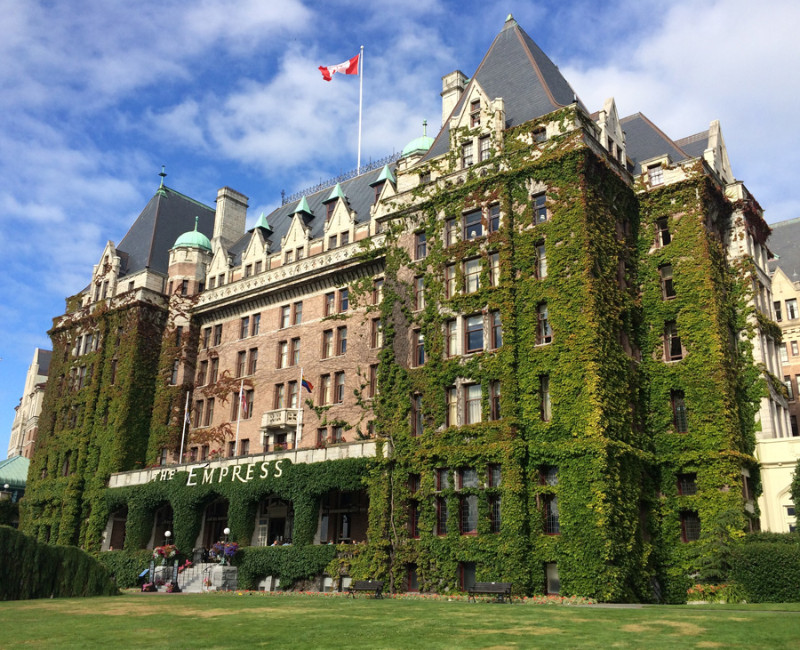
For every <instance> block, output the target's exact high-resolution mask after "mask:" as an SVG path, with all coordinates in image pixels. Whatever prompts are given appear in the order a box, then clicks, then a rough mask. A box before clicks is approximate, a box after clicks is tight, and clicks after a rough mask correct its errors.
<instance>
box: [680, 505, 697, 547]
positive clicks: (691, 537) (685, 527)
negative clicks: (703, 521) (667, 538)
mask: <svg viewBox="0 0 800 650" xmlns="http://www.w3.org/2000/svg"><path fill="white" fill-rule="evenodd" d="M698 539H700V517H699V516H698V515H697V513H696V512H693V511H684V512H681V541H683V542H695V541H697V540H698Z"/></svg>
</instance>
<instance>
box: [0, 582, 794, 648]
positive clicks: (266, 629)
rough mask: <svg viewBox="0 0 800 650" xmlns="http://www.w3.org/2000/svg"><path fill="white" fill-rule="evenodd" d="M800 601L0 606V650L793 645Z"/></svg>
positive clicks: (195, 599)
mask: <svg viewBox="0 0 800 650" xmlns="http://www.w3.org/2000/svg"><path fill="white" fill-rule="evenodd" d="M798 645H800V604H797V603H794V604H787V605H778V606H776V605H769V606H767V605H730V606H724V605H722V606H717V605H704V606H644V607H636V606H632V607H624V606H618V607H613V606H609V607H606V606H602V605H588V606H559V605H550V606H547V605H530V604H521V603H517V604H514V605H502V604H495V603H467V602H463V601H458V602H448V601H447V600H444V599H443V600H434V601H423V600H390V599H386V600H372V599H367V598H358V599H356V600H348V599H345V598H330V597H329V598H325V597H309V596H292V595H288V596H264V595H258V594H252V595H250V594H247V593H245V594H244V595H241V596H240V595H236V594H224V595H223V594H174V595H172V594H126V595H123V596H119V597H116V598H85V599H59V600H29V601H15V602H2V603H0V648H15V647H21V646H25V647H26V648H30V647H34V648H35V647H41V648H52V647H58V648H59V649H61V648H87V647H88V648H91V647H100V646H103V647H112V648H145V647H146V648H230V647H244V646H259V647H260V646H280V647H281V648H305V649H309V648H337V649H341V648H355V647H368V648H424V649H426V650H427V649H428V648H459V649H460V648H532V647H545V646H546V647H548V648H552V647H556V648H597V647H605V648H723V647H724V648H736V647H748V648H750V647H753V646H757V647H768V648H797V647H798Z"/></svg>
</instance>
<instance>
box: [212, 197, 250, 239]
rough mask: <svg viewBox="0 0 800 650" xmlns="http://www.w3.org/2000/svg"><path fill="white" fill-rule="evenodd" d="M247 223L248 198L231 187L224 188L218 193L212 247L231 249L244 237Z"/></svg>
mask: <svg viewBox="0 0 800 650" xmlns="http://www.w3.org/2000/svg"><path fill="white" fill-rule="evenodd" d="M246 221H247V197H246V196H245V195H244V194H242V193H240V192H237V191H236V190H233V189H231V188H230V187H223V188H222V189H221V190H219V192H217V211H216V214H215V215H214V237H213V239H212V245H213V244H217V243H219V244H222V246H223V248H225V250H227V249H228V248H230V246H231V244H233V243H234V242H235V241H237V240H238V239H239V238H240V237H241V236H242V235H244V232H245V226H246ZM215 250H216V248H215Z"/></svg>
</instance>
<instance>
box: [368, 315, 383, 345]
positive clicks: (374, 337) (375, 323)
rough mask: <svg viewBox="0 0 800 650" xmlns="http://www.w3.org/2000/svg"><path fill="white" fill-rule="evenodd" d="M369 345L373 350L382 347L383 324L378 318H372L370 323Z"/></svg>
mask: <svg viewBox="0 0 800 650" xmlns="http://www.w3.org/2000/svg"><path fill="white" fill-rule="evenodd" d="M370 345H371V347H373V348H379V347H381V346H383V324H382V323H381V319H380V318H374V319H372V322H371V323H370Z"/></svg>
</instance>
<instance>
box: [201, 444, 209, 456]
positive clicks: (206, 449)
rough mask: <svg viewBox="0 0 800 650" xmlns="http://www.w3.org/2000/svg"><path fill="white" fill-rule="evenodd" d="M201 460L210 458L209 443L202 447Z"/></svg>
mask: <svg viewBox="0 0 800 650" xmlns="http://www.w3.org/2000/svg"><path fill="white" fill-rule="evenodd" d="M200 460H208V445H203V446H202V447H200Z"/></svg>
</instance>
